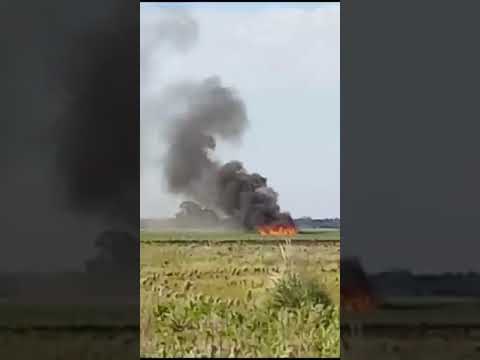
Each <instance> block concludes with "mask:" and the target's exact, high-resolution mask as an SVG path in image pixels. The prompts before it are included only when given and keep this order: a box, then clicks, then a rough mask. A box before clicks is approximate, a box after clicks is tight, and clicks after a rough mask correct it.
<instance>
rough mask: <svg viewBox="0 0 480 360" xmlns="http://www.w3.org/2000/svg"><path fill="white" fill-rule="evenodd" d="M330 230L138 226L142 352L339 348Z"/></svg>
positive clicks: (335, 235)
mask: <svg viewBox="0 0 480 360" xmlns="http://www.w3.org/2000/svg"><path fill="white" fill-rule="evenodd" d="M339 260H340V242H339V232H338V231H330V230H325V231H320V232H316V233H305V234H299V235H297V236H295V237H293V238H292V239H291V240H290V241H286V240H285V239H279V238H278V237H277V238H275V237H261V236H260V235H257V234H245V233H232V232H228V233H226V232H223V233H222V232H209V233H204V232H174V231H171V232H142V233H141V272H140V281H141V286H140V289H141V290H140V291H141V299H140V302H141V305H140V352H141V356H142V357H155V356H156V357H180V356H185V357H202V356H208V357H229V356H230V357H235V356H237V357H255V356H258V357H268V356H294V357H300V356H307V357H322V356H323V357H338V356H339V354H340V336H339V335H340V330H339V329H340V324H339V295H340V294H339V281H340V274H339Z"/></svg>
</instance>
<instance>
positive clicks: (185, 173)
mask: <svg viewBox="0 0 480 360" xmlns="http://www.w3.org/2000/svg"><path fill="white" fill-rule="evenodd" d="M183 89H184V90H185V91H184V93H183V94H178V95H179V96H180V97H181V98H182V100H183V105H184V108H185V111H184V112H183V113H182V115H181V116H180V117H178V118H177V119H176V121H174V122H173V128H172V132H171V133H170V134H169V135H170V137H169V142H170V144H169V145H170V147H169V150H168V153H167V158H166V162H165V175H166V178H167V182H168V186H169V189H170V191H172V192H173V193H177V194H183V195H186V196H187V197H190V198H192V199H193V200H195V201H197V202H199V203H201V204H202V205H204V206H208V207H211V208H214V209H217V210H220V211H221V212H223V213H224V214H226V215H229V216H231V217H233V218H235V219H236V220H237V222H238V223H239V224H241V225H242V226H244V227H245V228H247V229H254V228H255V227H257V226H260V225H266V224H272V225H273V224H275V223H282V224H285V223H290V224H291V218H290V216H289V215H288V214H287V213H281V212H280V207H279V206H278V204H277V199H278V195H277V193H276V192H275V191H273V189H271V188H269V187H268V185H267V179H266V178H265V177H262V176H261V175H259V174H255V173H254V174H249V173H248V172H247V171H246V169H245V168H244V167H243V165H242V163H240V162H238V161H231V162H229V163H227V164H224V165H222V164H220V163H219V162H217V161H215V160H213V159H212V158H211V152H212V151H213V150H214V149H215V138H220V139H222V140H226V141H229V140H236V139H239V138H240V137H241V135H242V134H243V132H244V130H245V129H246V127H247V124H248V120H247V113H246V109H245V105H244V103H243V101H242V100H241V99H240V98H239V97H238V96H237V94H236V93H235V91H234V90H232V89H230V88H228V87H225V86H223V85H222V84H221V83H220V80H219V79H218V78H216V77H211V78H208V79H206V80H205V81H204V82H202V83H200V84H197V85H192V86H191V88H189V89H186V88H185V87H184V88H183Z"/></svg>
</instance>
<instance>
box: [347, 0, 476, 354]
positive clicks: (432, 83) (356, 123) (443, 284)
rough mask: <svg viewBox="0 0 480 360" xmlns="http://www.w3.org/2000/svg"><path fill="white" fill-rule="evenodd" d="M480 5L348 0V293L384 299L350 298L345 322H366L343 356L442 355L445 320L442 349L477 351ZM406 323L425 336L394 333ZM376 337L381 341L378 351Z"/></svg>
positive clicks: (409, 331)
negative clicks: (361, 301)
mask: <svg viewBox="0 0 480 360" xmlns="http://www.w3.org/2000/svg"><path fill="white" fill-rule="evenodd" d="M479 10H480V6H479V5H478V4H477V3H472V2H470V3H466V2H462V3H451V2H449V3H446V2H445V3H440V2H434V1H429V2H382V1H351V0H345V1H342V3H341V79H342V80H341V81H342V83H341V147H342V148H341V189H342V191H341V209H342V214H341V218H342V225H341V228H342V246H341V252H342V261H343V264H344V268H343V269H342V301H344V302H347V303H348V301H349V299H348V297H349V296H353V295H352V294H357V295H358V297H361V296H364V295H365V293H366V292H367V293H368V291H370V292H371V293H372V297H373V298H376V301H378V303H379V304H380V305H379V307H378V308H377V310H372V309H370V310H371V312H370V311H367V310H368V306H366V307H365V309H367V310H365V311H364V312H356V313H355V312H354V311H348V310H347V307H346V306H345V307H342V333H343V334H349V333H350V331H351V330H352V324H353V323H354V322H355V319H357V321H358V322H357V323H359V324H363V325H362V326H363V327H364V337H360V336H357V337H356V339H355V340H352V339H350V340H351V341H352V344H353V343H354V344H356V346H353V345H352V347H351V348H350V350H349V351H345V352H344V351H343V350H342V358H343V357H345V358H349V356H350V358H355V356H354V355H355V354H357V356H361V355H365V354H367V353H368V354H369V355H368V356H369V358H370V359H375V358H377V357H378V356H380V357H379V358H387V357H390V356H397V357H396V358H398V356H400V358H401V356H402V355H401V354H402V352H403V354H408V356H407V355H404V356H407V357H409V358H412V357H413V358H416V356H417V355H418V356H421V357H422V358H426V357H428V358H430V357H432V358H434V357H437V355H438V356H440V355H442V354H441V351H442V350H437V351H440V352H438V353H435V352H434V349H433V348H432V345H431V344H432V342H431V339H433V335H431V337H429V336H430V335H426V334H428V333H429V332H435V331H437V333H439V334H440V335H438V336H437V335H436V336H437V337H436V338H435V339H436V340H438V341H439V343H440V344H450V350H449V351H452V353H444V354H443V355H446V356H449V355H448V354H450V358H459V357H461V356H473V357H469V358H474V357H475V355H478V351H479V349H478V346H477V347H475V346H476V345H475V337H474V335H472V334H471V333H472V332H473V331H474V329H475V327H476V326H478V325H480V324H477V323H475V322H468V321H467V320H468V319H470V320H471V319H480V316H478V315H479V309H480V307H478V306H477V305H471V306H470V305H466V304H467V303H466V301H471V303H472V304H477V301H478V300H479V298H480V292H479V291H478V289H480V286H479V285H480V261H478V254H479V252H480V251H479V250H480V245H479V244H480V243H479V242H478V224H479V223H480V212H479V211H478V209H479V206H478V204H479V191H478V184H479V183H480V168H479V166H478V156H479V154H480V142H479V140H478V134H479V133H480V132H479V130H480V123H479V121H478V118H479V112H480V107H479V101H478V99H477V93H478V90H477V88H478V84H479V65H478V64H479V63H480V62H479V60H480V51H479V49H478V46H476V45H475V44H476V43H477V34H478V33H479V30H480V28H479V27H480V24H479V22H478V19H477V14H478V12H479ZM363 272H364V274H363V275H366V277H367V279H368V281H369V285H368V284H367V285H366V284H365V283H364V282H362V279H363V278H364V276H363V275H362V273H363ZM368 287H371V290H367V288H368ZM407 299H409V300H408V301H407ZM350 300H351V299H350ZM447 300H448V301H447ZM462 301H463V303H462ZM408 302H409V305H408V304H407V303H408ZM422 303H423V306H424V307H423V308H422V309H423V310H419V308H418V307H419V306H420V304H422ZM428 304H430V305H428ZM407 305H408V306H407ZM342 306H343V305H342ZM381 306H383V310H381V309H380V310H379V308H381ZM415 306H416V309H417V310H415V311H414V310H412V309H415ZM435 306H437V309H438V306H442V307H441V309H440V310H438V313H435V314H436V315H430V316H428V315H426V314H428V311H434V310H432V309H434V308H435ZM469 306H470V307H469ZM387 309H389V310H388V311H387ZM408 309H410V310H408ZM382 311H383V312H382ZM379 313H381V314H382V315H381V316H380V315H379ZM441 314H443V315H445V314H447V315H448V314H450V316H451V318H452V320H451V321H448V319H445V316H444V317H443V320H440V319H441V318H442V316H441ZM432 316H433V318H432ZM380 317H382V319H383V320H382V321H383V323H384V324H383V325H385V326H386V327H384V328H381V327H378V326H379V325H378V322H379V321H380V320H379V318H380ZM405 317H408V318H409V319H410V321H409V323H408V324H403V325H402V324H400V323H401V321H400V320H399V319H402V318H403V319H405ZM447 318H448V316H447ZM433 319H435V320H433ZM454 319H456V320H454ZM434 323H435V324H434ZM479 323H480V322H479ZM375 324H377V325H378V326H377V328H375ZM449 324H450V325H451V327H450V328H448V326H450V325H449ZM387 325H388V326H390V328H389V327H388V326H387ZM447 325H448V326H447ZM435 326H437V327H438V328H435ZM442 326H447V327H446V328H442ZM454 327H458V329H456V330H455V329H454ZM459 329H460V330H459ZM399 334H403V335H401V336H413V337H414V339H415V341H416V343H415V341H412V343H408V342H406V341H400V342H398V344H397V345H391V344H393V343H395V341H397V340H398V339H399V336H400V335H399ZM419 334H420V335H419ZM382 336H383V337H384V340H382V341H384V344H383V345H381V344H380V343H381V341H380V340H378V339H380V337H382ZM375 341H377V345H379V346H384V352H383V353H381V354H379V353H375V352H368V351H372V347H374V345H372V344H374V343H375ZM389 341H390V343H389ZM429 341H430V343H429ZM389 344H390V345H389ZM429 344H430V345H429ZM444 349H445V348H444ZM389 351H390V353H389ZM417 351H422V355H419V353H418V354H417ZM454 351H456V353H455V352H454ZM464 354H466V355H464ZM407 357H405V358H407ZM465 358H467V357H465Z"/></svg>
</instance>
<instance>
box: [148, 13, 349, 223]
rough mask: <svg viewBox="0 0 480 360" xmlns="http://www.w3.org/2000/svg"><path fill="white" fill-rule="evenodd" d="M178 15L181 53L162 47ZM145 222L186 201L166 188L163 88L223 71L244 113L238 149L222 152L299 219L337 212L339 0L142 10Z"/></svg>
mask: <svg viewBox="0 0 480 360" xmlns="http://www.w3.org/2000/svg"><path fill="white" fill-rule="evenodd" d="M172 11H177V16H178V14H181V16H183V17H184V19H185V21H184V22H182V27H181V29H180V30H178V31H177V32H176V33H175V34H173V35H174V36H175V37H176V38H177V39H176V41H177V45H179V46H177V47H171V46H170V47H168V46H165V44H164V42H162V41H158V40H159V39H160V38H161V37H162V34H160V32H161V31H159V29H160V28H161V26H160V23H161V22H162V21H165V17H166V16H167V15H168V14H169V13H171V12H172ZM141 64H142V65H141V66H142V68H141V73H142V81H141V126H142V138H141V141H142V154H141V162H142V164H141V165H142V172H141V216H142V217H165V216H172V215H174V213H175V212H176V211H177V207H178V204H179V203H180V202H181V201H182V200H183V199H182V198H179V197H176V196H172V195H170V194H168V193H167V191H166V190H165V182H164V180H163V174H162V167H161V162H162V154H163V151H164V150H165V148H164V146H163V141H162V134H164V131H165V127H164V126H165V125H166V124H167V122H168V119H167V117H166V116H165V113H164V110H165V108H166V107H168V105H166V106H163V105H165V104H161V95H160V94H161V91H162V90H163V89H164V88H165V86H167V85H170V84H174V83H177V82H180V81H201V80H203V79H205V78H206V77H209V76H212V75H218V76H219V77H220V79H221V81H222V83H223V84H225V85H226V86H229V87H233V88H235V89H236V90H237V92H238V94H239V95H240V96H241V98H242V99H243V100H244V102H245V104H246V107H247V114H248V118H249V127H248V129H247V131H246V132H245V134H244V137H243V139H242V141H241V143H240V144H237V145H230V144H222V143H220V144H218V147H217V150H216V153H217V154H216V156H217V157H218V158H220V159H221V160H223V161H230V160H239V161H241V162H243V164H244V166H245V167H246V169H247V170H248V171H249V172H258V173H260V174H262V175H263V176H265V177H267V179H268V183H269V185H270V186H271V187H273V188H274V189H275V190H276V191H277V192H278V193H279V204H280V206H281V208H282V210H285V211H290V212H291V213H292V215H293V216H294V217H301V216H311V217H321V218H323V217H338V216H339V215H340V6H339V3H325V4H321V3H318V4H315V3H304V4H302V3H276V4H268V3H263V4H261V3H259V4H254V3H249V4H239V3H236V4H228V3H225V4H214V3H210V4H198V3H197V4H176V3H172V4H155V3H142V4H141Z"/></svg>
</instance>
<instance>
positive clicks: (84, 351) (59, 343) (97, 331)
mask: <svg viewBox="0 0 480 360" xmlns="http://www.w3.org/2000/svg"><path fill="white" fill-rule="evenodd" d="M30 300H31V303H23V304H19V303H15V304H9V303H3V304H1V305H0V358H2V359H4V358H5V359H6V358H9V357H10V356H9V355H13V358H15V359H32V358H36V357H39V358H42V359H67V358H68V359H111V358H112V356H114V357H115V358H118V359H129V358H134V357H135V356H138V316H135V313H134V311H138V310H137V309H138V305H136V306H135V309H134V308H133V306H134V305H132V306H131V307H128V308H126V307H125V306H112V305H107V307H104V306H100V307H99V306H94V305H91V306H85V305H58V304H33V299H30ZM137 314H138V313H137Z"/></svg>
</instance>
